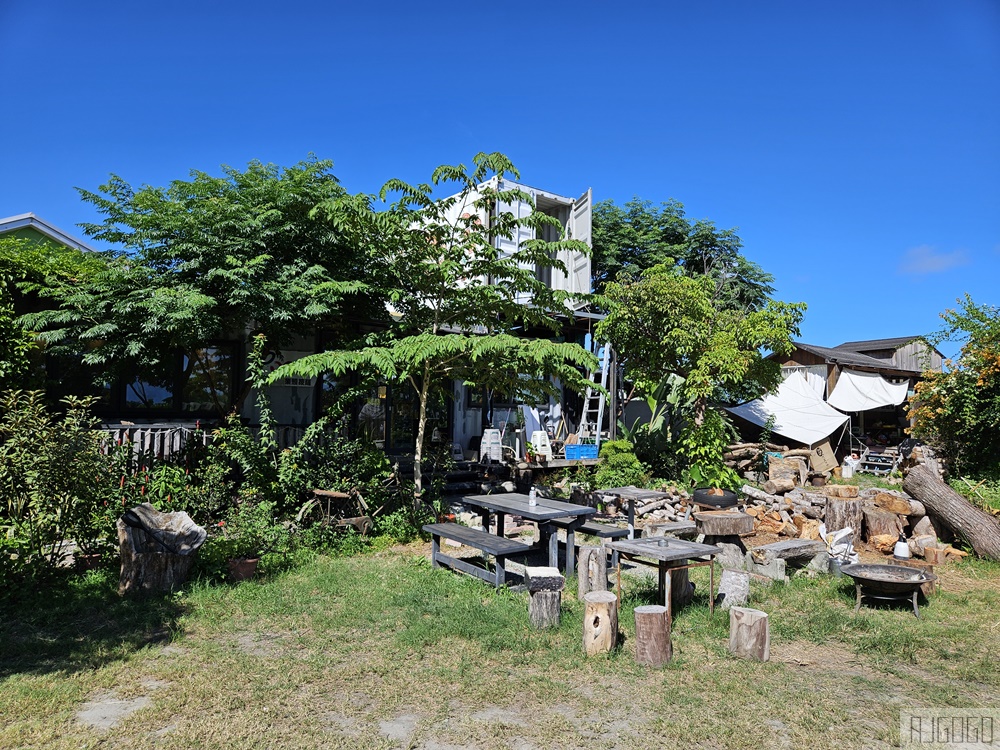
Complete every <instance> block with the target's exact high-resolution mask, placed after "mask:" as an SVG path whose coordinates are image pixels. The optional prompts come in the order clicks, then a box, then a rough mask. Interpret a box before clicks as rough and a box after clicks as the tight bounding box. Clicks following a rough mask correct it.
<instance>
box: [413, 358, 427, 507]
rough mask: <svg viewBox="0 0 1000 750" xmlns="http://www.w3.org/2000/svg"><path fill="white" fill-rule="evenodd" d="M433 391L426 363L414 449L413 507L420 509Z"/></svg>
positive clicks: (421, 384) (420, 392) (422, 496)
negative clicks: (425, 440)
mask: <svg viewBox="0 0 1000 750" xmlns="http://www.w3.org/2000/svg"><path fill="white" fill-rule="evenodd" d="M430 390H431V373H430V365H429V364H427V363H424V377H423V381H422V382H421V383H420V389H419V390H418V391H417V392H418V393H419V394H420V416H419V418H418V420H417V444H416V446H415V447H414V449H413V507H414V509H419V508H420V503H421V502H422V501H423V499H424V477H423V467H422V466H421V465H420V464H421V461H422V460H423V457H424V435H425V434H426V433H427V399H428V396H429V394H430Z"/></svg>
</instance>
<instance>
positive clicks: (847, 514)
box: [823, 497, 862, 539]
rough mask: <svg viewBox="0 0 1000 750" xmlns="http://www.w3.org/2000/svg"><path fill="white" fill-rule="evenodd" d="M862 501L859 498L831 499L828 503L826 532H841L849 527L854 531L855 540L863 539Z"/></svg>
mask: <svg viewBox="0 0 1000 750" xmlns="http://www.w3.org/2000/svg"><path fill="white" fill-rule="evenodd" d="M861 519H862V512H861V500H860V499H859V498H856V497H853V498H849V499H848V498H840V497H831V498H830V499H829V500H828V501H827V503H826V515H825V516H824V518H823V522H824V523H825V524H826V530H827V531H828V532H830V531H839V530H840V529H846V528H847V527H848V526H850V527H851V529H853V530H854V538H855V539H860V538H861Z"/></svg>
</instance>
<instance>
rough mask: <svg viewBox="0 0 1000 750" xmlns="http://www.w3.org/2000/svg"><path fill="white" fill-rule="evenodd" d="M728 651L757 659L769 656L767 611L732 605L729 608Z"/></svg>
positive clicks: (761, 659)
mask: <svg viewBox="0 0 1000 750" xmlns="http://www.w3.org/2000/svg"><path fill="white" fill-rule="evenodd" d="M729 651H730V652H731V653H733V654H734V655H736V656H742V657H745V658H747V659H756V660H757V661H767V660H768V659H770V658H771V631H770V627H769V625H768V619H767V613H765V612H761V611H760V610H759V609H749V608H746V607H733V608H732V609H730V610H729Z"/></svg>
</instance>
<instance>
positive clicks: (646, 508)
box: [635, 497, 676, 516]
mask: <svg viewBox="0 0 1000 750" xmlns="http://www.w3.org/2000/svg"><path fill="white" fill-rule="evenodd" d="M675 502H676V500H675V499H674V498H672V497H668V498H665V499H663V500H656V501H654V502H652V503H646V504H645V505H640V506H639V507H638V508H636V509H635V514H636V515H637V516H644V515H646V514H647V513H652V512H653V511H654V510H659V509H660V508H665V507H666V506H668V505H673V504H674V503H675Z"/></svg>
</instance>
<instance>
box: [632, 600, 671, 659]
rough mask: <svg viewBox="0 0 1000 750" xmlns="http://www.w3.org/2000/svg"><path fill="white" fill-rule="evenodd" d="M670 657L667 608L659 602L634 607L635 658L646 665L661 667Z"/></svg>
mask: <svg viewBox="0 0 1000 750" xmlns="http://www.w3.org/2000/svg"><path fill="white" fill-rule="evenodd" d="M672 657H673V646H672V645H671V643H670V615H669V613H668V611H667V608H666V607H663V606H660V605H659V604H647V605H644V606H642V607H636V608H635V660H636V661H637V662H639V664H644V665H645V666H647V667H662V666H663V665H664V664H666V663H667V662H668V661H670V659H671V658H672Z"/></svg>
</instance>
